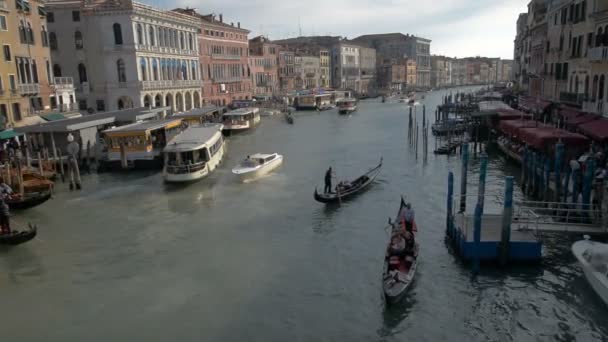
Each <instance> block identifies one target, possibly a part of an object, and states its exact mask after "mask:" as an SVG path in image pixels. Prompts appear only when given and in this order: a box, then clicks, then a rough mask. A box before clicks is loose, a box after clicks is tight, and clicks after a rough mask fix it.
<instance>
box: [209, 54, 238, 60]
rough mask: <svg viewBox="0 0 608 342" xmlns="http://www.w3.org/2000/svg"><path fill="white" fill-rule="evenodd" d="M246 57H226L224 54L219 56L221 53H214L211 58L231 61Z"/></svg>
mask: <svg viewBox="0 0 608 342" xmlns="http://www.w3.org/2000/svg"><path fill="white" fill-rule="evenodd" d="M243 57H244V56H238V55H224V54H219V53H212V54H211V58H213V59H230V60H239V59H241V58H243Z"/></svg>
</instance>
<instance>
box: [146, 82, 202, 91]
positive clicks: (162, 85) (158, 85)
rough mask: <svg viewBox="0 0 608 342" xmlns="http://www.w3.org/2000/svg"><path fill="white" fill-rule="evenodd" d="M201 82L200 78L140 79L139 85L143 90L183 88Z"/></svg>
mask: <svg viewBox="0 0 608 342" xmlns="http://www.w3.org/2000/svg"><path fill="white" fill-rule="evenodd" d="M202 84H203V81H201V80H162V81H141V82H140V87H141V88H142V89H143V90H155V89H169V88H183V87H200V86H201V85H202Z"/></svg>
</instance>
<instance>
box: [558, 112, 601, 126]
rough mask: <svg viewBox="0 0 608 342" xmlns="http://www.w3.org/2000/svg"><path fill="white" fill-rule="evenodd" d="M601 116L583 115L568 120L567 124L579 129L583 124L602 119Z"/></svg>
mask: <svg viewBox="0 0 608 342" xmlns="http://www.w3.org/2000/svg"><path fill="white" fill-rule="evenodd" d="M600 118H601V116H600V115H597V114H583V115H579V116H577V117H575V118H572V119H568V120H567V121H566V122H565V123H566V125H567V126H568V127H574V128H576V127H578V126H579V125H581V124H584V123H587V122H590V121H595V120H598V119H600Z"/></svg>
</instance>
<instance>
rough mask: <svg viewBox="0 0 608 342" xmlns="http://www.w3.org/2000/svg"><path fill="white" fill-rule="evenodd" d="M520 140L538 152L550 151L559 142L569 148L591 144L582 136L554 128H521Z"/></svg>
mask: <svg viewBox="0 0 608 342" xmlns="http://www.w3.org/2000/svg"><path fill="white" fill-rule="evenodd" d="M519 139H520V140H521V141H522V142H524V143H526V144H528V145H530V146H532V147H534V148H536V149H538V150H546V149H547V148H549V149H550V148H552V147H553V145H555V144H556V143H557V142H558V141H559V140H561V141H562V142H563V143H564V145H566V146H567V147H568V148H572V147H586V146H587V145H588V144H589V139H587V137H585V136H583V135H581V134H577V133H570V132H567V131H564V130H562V129H556V128H552V127H531V128H521V129H520V130H519Z"/></svg>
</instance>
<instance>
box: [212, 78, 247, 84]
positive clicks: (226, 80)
mask: <svg viewBox="0 0 608 342" xmlns="http://www.w3.org/2000/svg"><path fill="white" fill-rule="evenodd" d="M242 80H243V77H218V78H213V79H212V81H213V82H214V83H235V82H241V81H242Z"/></svg>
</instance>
